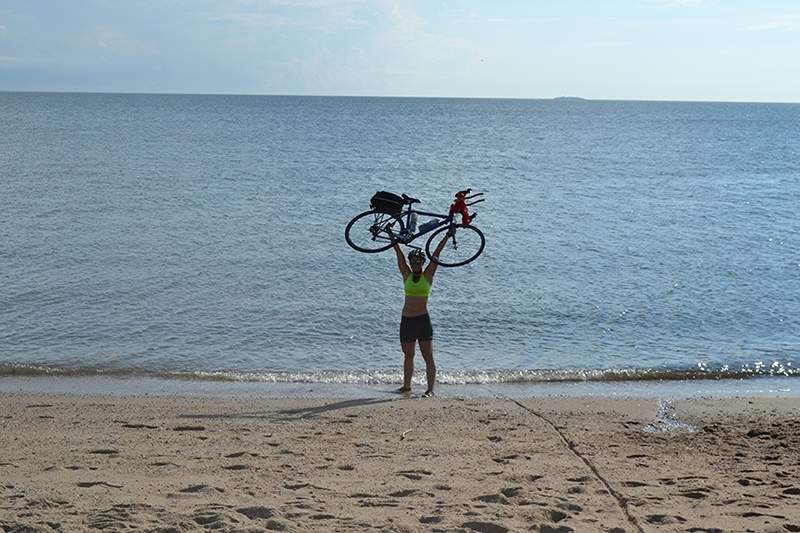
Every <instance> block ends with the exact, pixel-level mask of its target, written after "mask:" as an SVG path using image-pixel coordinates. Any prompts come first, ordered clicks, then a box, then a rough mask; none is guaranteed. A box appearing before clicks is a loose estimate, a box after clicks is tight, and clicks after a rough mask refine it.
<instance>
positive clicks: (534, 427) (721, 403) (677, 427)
mask: <svg viewBox="0 0 800 533" xmlns="http://www.w3.org/2000/svg"><path fill="white" fill-rule="evenodd" d="M799 479H800V399H797V398H735V399H729V398H726V399H691V400H676V401H674V402H671V403H664V402H659V401H658V400H653V399H611V398H596V397H588V398H575V397H573V398H569V397H564V398H533V399H526V400H512V399H504V398H463V399H462V398H435V399H426V400H423V399H419V398H408V399H407V398H402V397H396V398H395V397H388V398H385V399H381V398H363V399H359V398H355V399H352V398H351V399H282V400H241V399H238V400H237V399H218V398H186V397H111V396H86V397H80V396H67V395H46V394H35V395H32V394H11V393H5V394H0V531H4V532H11V531H14V532H23V531H25V532H32V531H41V532H50V531H94V530H104V531H126V530H127V531H154V532H155V531H158V532H162V533H166V532H182V531H205V530H209V531H211V530H213V531H240V532H245V531H248V532H249V531H298V532H299V531H481V532H502V531H539V532H570V531H575V532H584V531H586V532H593V531H604V532H614V533H621V532H623V531H625V532H636V531H686V532H712V531H752V532H784V531H786V532H790V531H800V481H798V480H799Z"/></svg>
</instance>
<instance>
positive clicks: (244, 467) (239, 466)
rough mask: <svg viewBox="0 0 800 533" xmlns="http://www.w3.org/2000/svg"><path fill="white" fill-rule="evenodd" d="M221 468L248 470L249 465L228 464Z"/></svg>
mask: <svg viewBox="0 0 800 533" xmlns="http://www.w3.org/2000/svg"><path fill="white" fill-rule="evenodd" d="M222 468H223V469H224V470H250V465H228V466H223V467H222Z"/></svg>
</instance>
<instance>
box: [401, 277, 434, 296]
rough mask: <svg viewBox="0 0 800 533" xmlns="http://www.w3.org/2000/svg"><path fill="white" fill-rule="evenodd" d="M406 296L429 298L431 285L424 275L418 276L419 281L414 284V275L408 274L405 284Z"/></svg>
mask: <svg viewBox="0 0 800 533" xmlns="http://www.w3.org/2000/svg"><path fill="white" fill-rule="evenodd" d="M405 288H406V296H426V297H427V296H430V295H431V284H430V283H428V278H426V277H425V274H420V275H419V281H417V282H416V283H415V282H414V274H409V275H408V277H407V278H406V282H405Z"/></svg>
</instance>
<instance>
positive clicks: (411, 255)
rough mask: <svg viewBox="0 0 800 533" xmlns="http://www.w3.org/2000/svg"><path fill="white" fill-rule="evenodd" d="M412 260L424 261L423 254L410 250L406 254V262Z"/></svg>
mask: <svg viewBox="0 0 800 533" xmlns="http://www.w3.org/2000/svg"><path fill="white" fill-rule="evenodd" d="M414 259H422V260H423V261H424V260H425V252H423V251H422V250H411V251H410V252H409V254H408V260H409V261H413V260H414Z"/></svg>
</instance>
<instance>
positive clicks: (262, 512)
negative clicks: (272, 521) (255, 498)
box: [236, 506, 275, 520]
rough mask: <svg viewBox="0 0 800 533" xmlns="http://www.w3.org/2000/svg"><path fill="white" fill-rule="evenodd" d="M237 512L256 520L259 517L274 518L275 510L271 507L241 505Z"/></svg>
mask: <svg viewBox="0 0 800 533" xmlns="http://www.w3.org/2000/svg"><path fill="white" fill-rule="evenodd" d="M236 512H237V513H241V514H243V515H245V516H246V517H247V518H249V519H250V520H255V519H257V518H272V516H273V515H274V514H275V512H274V511H273V510H272V509H270V508H269V507H259V506H256V507H241V508H239V509H236Z"/></svg>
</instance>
